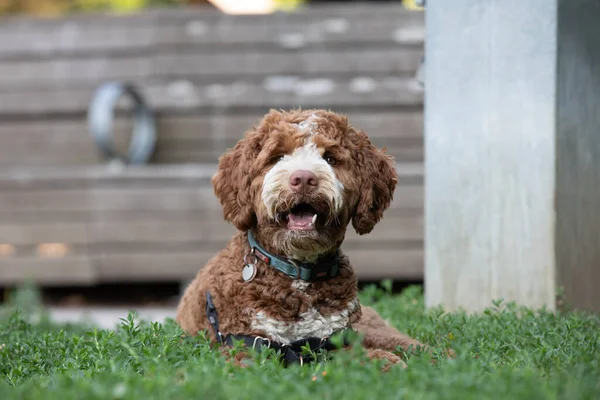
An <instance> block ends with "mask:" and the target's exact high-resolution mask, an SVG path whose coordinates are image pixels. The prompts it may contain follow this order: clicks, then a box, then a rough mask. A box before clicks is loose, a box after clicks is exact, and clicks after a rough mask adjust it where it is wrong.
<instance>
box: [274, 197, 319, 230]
mask: <svg viewBox="0 0 600 400" xmlns="http://www.w3.org/2000/svg"><path fill="white" fill-rule="evenodd" d="M282 214H283V215H282V217H283V218H282V220H283V221H286V222H287V228H288V229H289V230H291V231H303V232H306V231H314V230H316V225H317V220H318V219H319V212H318V211H317V210H316V209H315V208H314V207H313V206H311V205H310V204H308V203H299V204H297V205H295V206H294V207H292V208H291V209H290V210H289V211H287V212H284V213H282Z"/></svg>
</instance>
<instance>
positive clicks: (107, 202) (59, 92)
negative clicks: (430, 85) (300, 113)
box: [0, 4, 424, 285]
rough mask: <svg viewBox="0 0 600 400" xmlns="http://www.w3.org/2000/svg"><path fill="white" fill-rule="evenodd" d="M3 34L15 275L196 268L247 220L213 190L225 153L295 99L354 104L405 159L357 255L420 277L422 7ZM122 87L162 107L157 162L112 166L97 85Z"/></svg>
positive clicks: (173, 14) (157, 277)
mask: <svg viewBox="0 0 600 400" xmlns="http://www.w3.org/2000/svg"><path fill="white" fill-rule="evenodd" d="M0 33H2V34H4V35H5V36H4V37H10V38H11V40H5V41H2V42H0V285H12V284H14V283H17V282H20V281H22V280H23V279H24V278H25V277H33V278H34V279H35V280H36V281H37V282H39V283H41V284H44V285H65V284H73V283H77V284H95V283H98V282H122V281H164V280H173V281H178V280H185V279H189V278H191V277H192V276H193V275H194V274H195V273H196V272H197V271H198V269H199V268H200V267H201V266H202V265H203V264H204V263H205V262H206V261H207V260H208V258H209V257H211V256H212V255H214V253H215V252H216V251H217V250H218V249H220V248H221V247H222V246H223V245H224V244H225V242H226V241H227V239H228V238H229V237H230V236H231V234H232V233H233V229H234V228H233V227H232V226H230V225H228V224H226V223H225V222H224V221H223V218H222V213H221V210H220V207H219V204H218V202H217V199H216V198H215V197H214V194H213V191H212V187H211V184H210V177H211V176H212V174H213V173H214V171H215V168H216V161H217V159H218V156H219V155H220V154H221V153H223V152H224V151H225V150H226V149H227V148H229V147H231V146H233V145H234V144H235V142H237V140H239V139H240V138H241V137H242V135H243V133H244V132H245V131H246V130H247V129H249V128H250V127H251V126H252V125H253V124H255V123H256V122H258V120H259V119H260V118H261V117H262V115H264V114H265V113H266V112H267V111H268V109H269V108H292V107H306V108H307V107H324V108H329V109H333V110H336V111H340V112H344V113H346V114H347V115H348V116H349V118H350V120H351V122H352V123H353V125H355V126H357V127H359V128H361V129H364V130H365V131H366V132H368V133H369V134H370V136H371V137H372V140H373V142H374V143H375V144H376V145H378V146H387V147H388V150H389V152H390V153H391V154H393V155H394V156H395V157H396V158H397V161H398V172H399V174H400V176H401V179H400V184H399V186H398V189H397V191H396V197H395V200H394V203H393V205H392V207H391V209H390V210H389V211H388V212H387V214H386V216H385V218H384V221H383V222H382V223H381V224H380V225H378V226H377V227H376V228H375V230H374V231H373V233H371V234H370V235H367V236H364V237H360V238H359V237H358V236H357V235H355V234H354V232H351V233H349V235H348V238H347V241H346V243H345V245H344V248H345V249H346V252H347V253H348V254H349V255H350V256H351V257H352V258H353V262H354V265H355V266H356V269H357V272H358V275H359V277H360V278H361V279H381V278H396V279H420V278H421V277H422V275H423V226H422V225H423V135H422V130H423V117H422V101H423V93H422V89H421V87H420V86H419V84H418V83H417V82H416V81H415V79H414V74H415V71H416V70H417V68H418V65H419V62H420V59H421V56H422V53H423V35H424V21H423V15H422V13H418V12H409V11H406V10H404V9H402V7H401V6H400V5H399V4H394V5H390V4H385V5H370V4H369V5H358V6H344V7H339V6H335V7H334V6H319V7H316V6H315V7H310V8H308V9H302V10H300V11H298V12H295V13H291V14H276V15H270V16H243V17H242V16H228V15H222V14H220V13H218V12H217V11H214V10H210V9H204V8H194V9H186V10H160V11H147V12H143V13H140V14H136V15H128V16H108V15H91V16H90V15H86V16H77V17H72V18H68V19H58V20H35V19H29V18H14V19H9V20H5V21H3V23H2V24H1V25H0ZM111 80H123V81H128V82H132V83H134V84H135V85H136V86H137V87H138V88H139V89H140V90H141V92H142V93H143V94H144V96H145V97H146V100H147V101H148V103H149V104H150V105H151V107H152V108H153V110H154V111H155V113H156V121H157V133H158V141H157V144H156V150H155V152H154V155H153V157H152V159H151V162H150V163H149V164H148V165H144V166H136V167H132V166H128V167H123V168H118V167H115V166H108V165H106V161H105V160H103V159H102V157H101V156H100V153H99V151H98V149H97V147H96V145H95V143H94V141H93V139H92V138H91V137H90V134H89V130H88V127H87V120H86V118H87V115H86V113H87V110H88V106H89V104H90V101H91V99H92V95H93V93H94V91H95V90H96V88H97V87H98V86H99V85H100V84H102V83H104V82H107V81H111ZM129 108H130V105H129V104H128V103H127V102H126V101H124V102H123V104H121V105H120V107H119V110H120V111H119V115H118V117H117V120H116V129H115V135H116V137H117V138H118V141H119V142H120V143H121V145H123V144H124V143H125V142H126V140H127V137H128V132H130V130H131V124H132V123H131V120H130V117H129V113H128V110H129Z"/></svg>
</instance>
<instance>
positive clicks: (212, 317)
mask: <svg viewBox="0 0 600 400" xmlns="http://www.w3.org/2000/svg"><path fill="white" fill-rule="evenodd" d="M206 316H207V318H208V322H210V325H211V326H212V328H213V331H214V332H215V337H216V338H217V340H218V341H219V342H220V343H223V335H221V331H220V330H219V316H218V314H217V308H216V307H215V303H213V299H212V296H211V295H210V292H209V291H208V290H207V291H206Z"/></svg>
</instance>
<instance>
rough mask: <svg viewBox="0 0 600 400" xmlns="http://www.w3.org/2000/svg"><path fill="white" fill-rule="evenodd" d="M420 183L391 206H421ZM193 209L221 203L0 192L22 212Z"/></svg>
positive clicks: (160, 193)
mask: <svg viewBox="0 0 600 400" xmlns="http://www.w3.org/2000/svg"><path fill="white" fill-rule="evenodd" d="M422 190H423V186H422V185H399V186H398V187H397V189H396V192H395V196H394V201H393V202H392V205H391V207H392V209H394V208H408V209H414V208H419V207H421V206H422ZM139 210H146V211H159V212H168V211H179V210H196V211H202V212H205V213H207V214H210V213H213V212H215V211H220V210H221V206H220V205H219V202H218V200H217V198H216V197H215V195H214V193H213V189H212V187H210V186H208V185H207V186H204V187H196V188H194V187H187V188H186V187H182V188H169V187H167V188H161V187H160V186H157V187H140V188H127V187H123V188H107V189H93V190H87V191H86V190H72V189H68V190H43V191H0V211H5V212H13V213H23V212H31V211H34V212H40V211H47V212H53V211H65V212H66V211H72V212H81V211H87V212H90V213H91V212H93V213H94V214H93V215H94V217H96V218H105V217H107V216H108V215H109V214H111V213H112V212H114V211H117V212H121V211H139Z"/></svg>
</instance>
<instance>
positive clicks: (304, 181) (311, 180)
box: [290, 170, 319, 193]
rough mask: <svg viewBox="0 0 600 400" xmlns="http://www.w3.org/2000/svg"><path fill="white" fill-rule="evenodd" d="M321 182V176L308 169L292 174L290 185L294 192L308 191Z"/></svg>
mask: <svg viewBox="0 0 600 400" xmlns="http://www.w3.org/2000/svg"><path fill="white" fill-rule="evenodd" d="M318 184H319V178H317V176H316V175H315V174H314V173H312V172H310V171H306V170H298V171H296V172H294V173H293V174H292V175H290V187H291V188H292V190H293V191H294V192H298V193H300V192H302V193H305V192H308V191H310V190H312V189H314V188H316V187H317V185H318Z"/></svg>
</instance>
